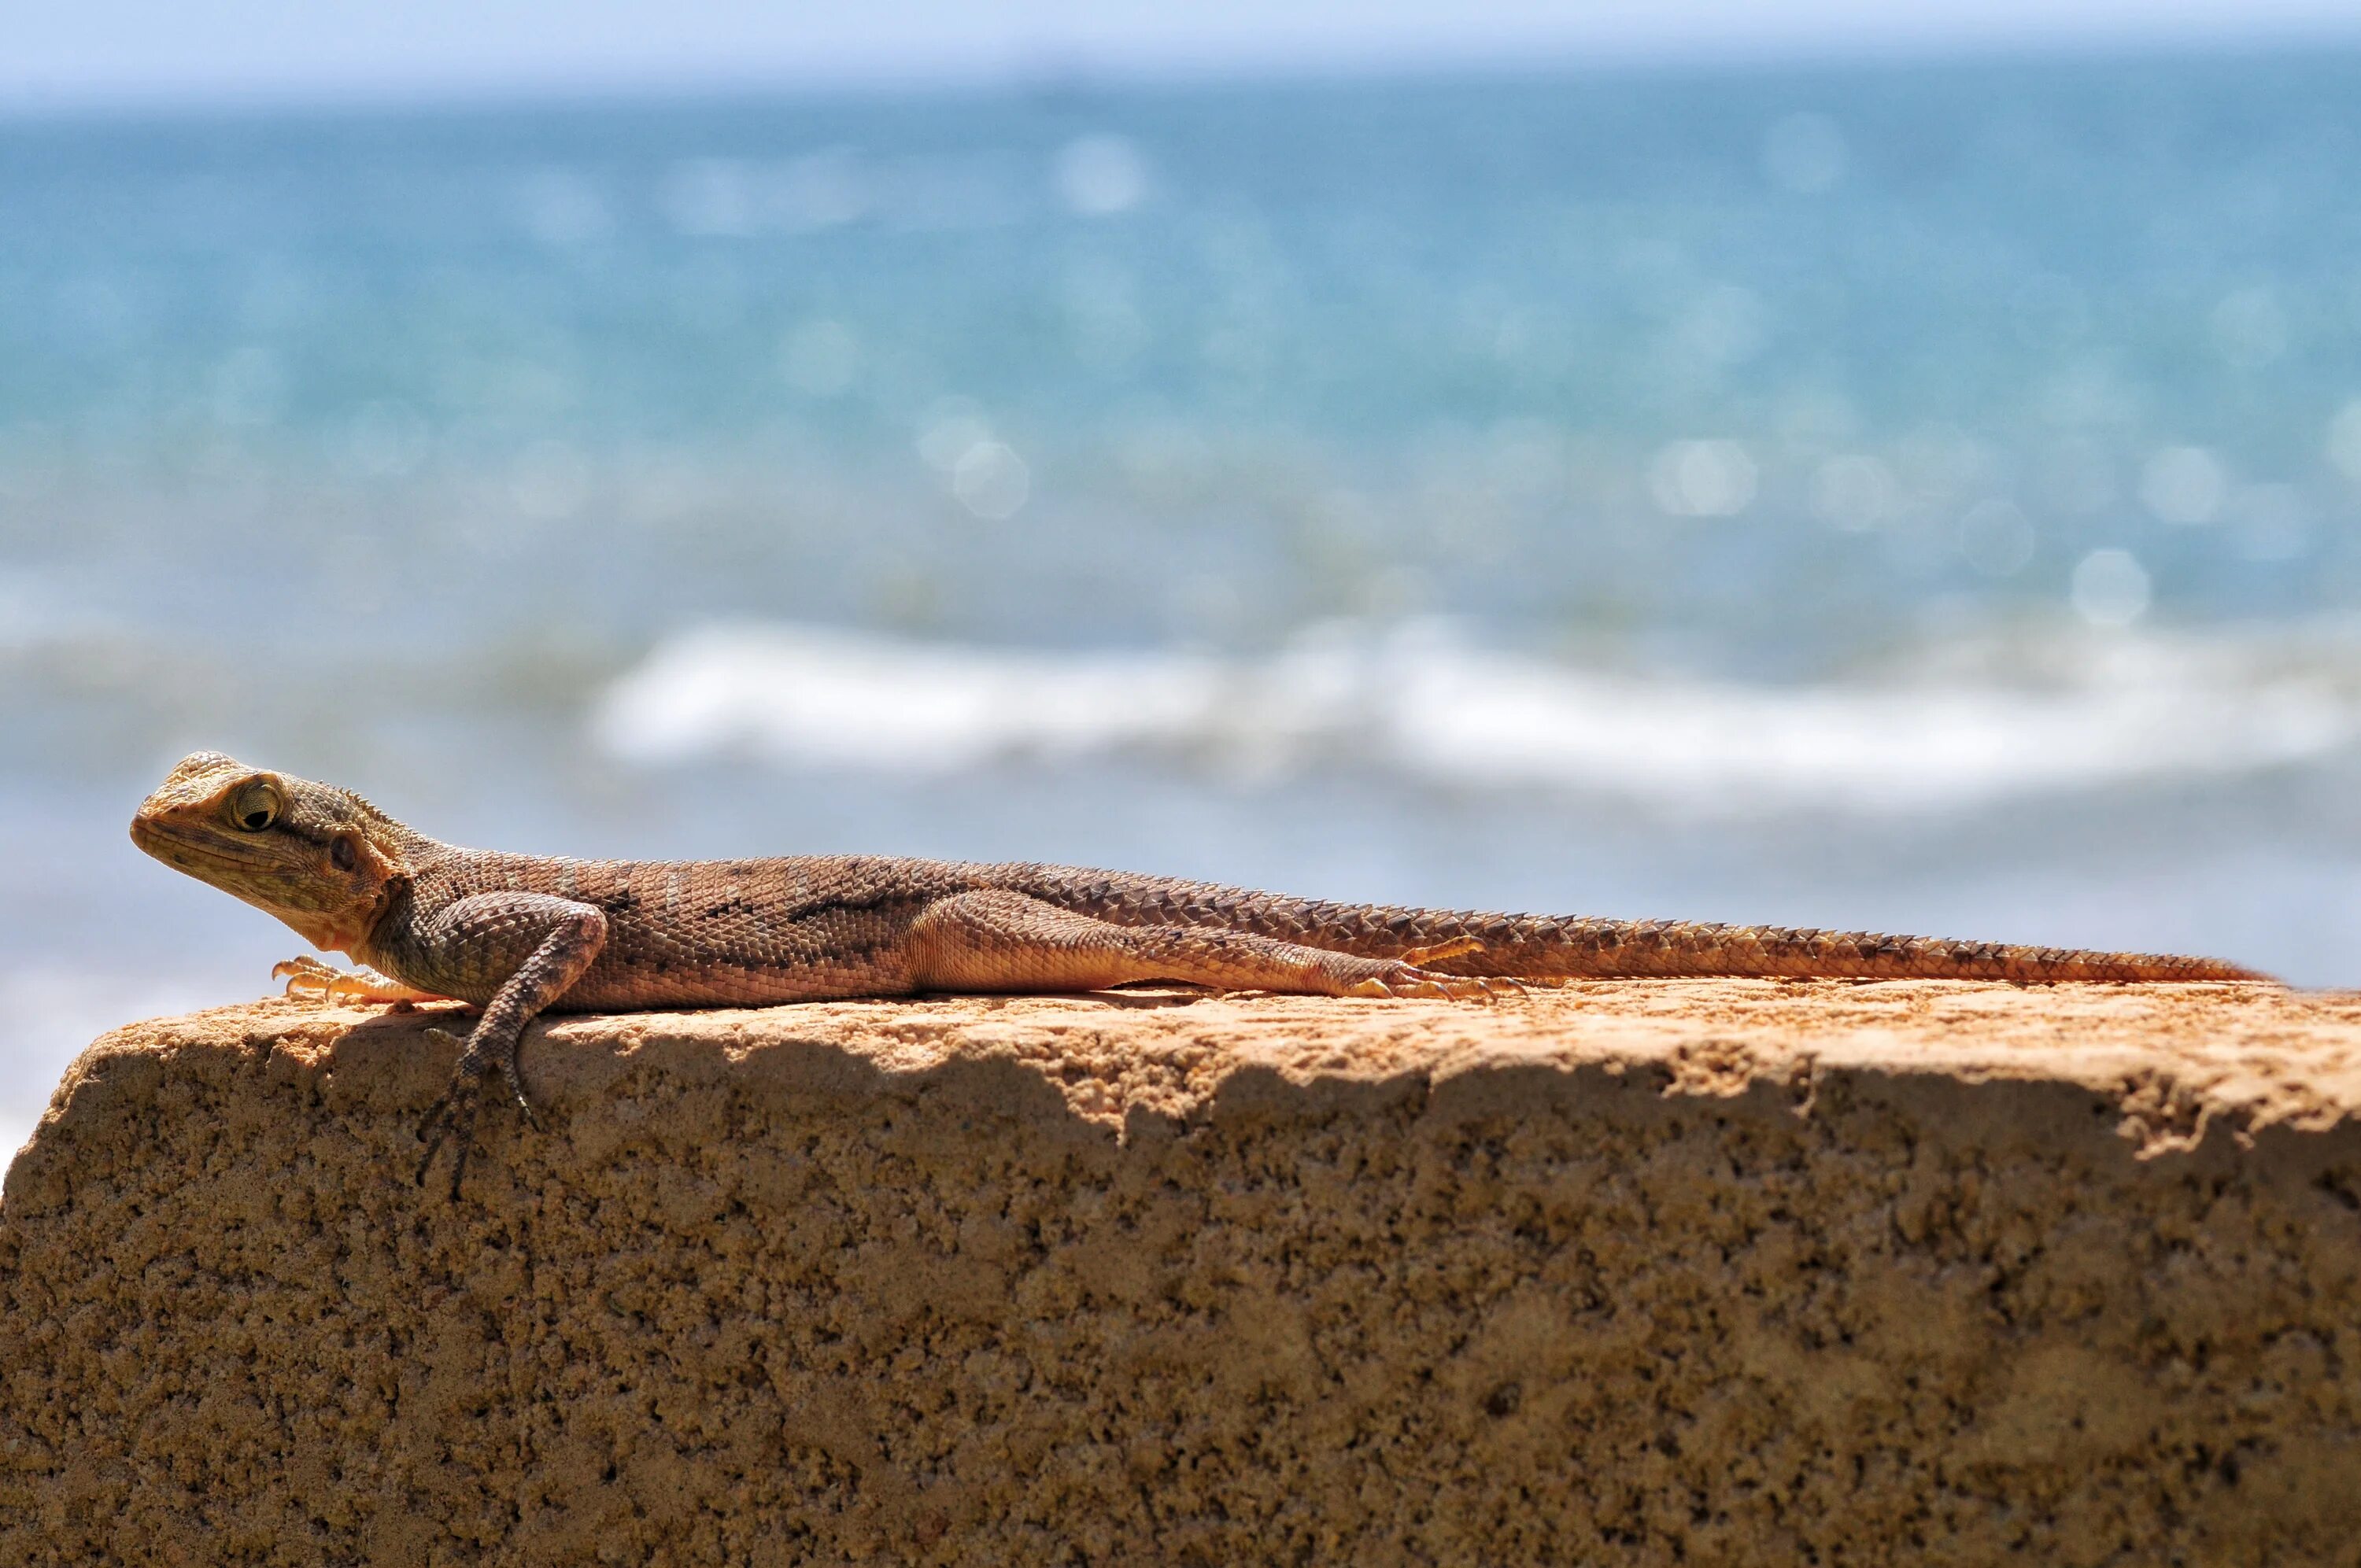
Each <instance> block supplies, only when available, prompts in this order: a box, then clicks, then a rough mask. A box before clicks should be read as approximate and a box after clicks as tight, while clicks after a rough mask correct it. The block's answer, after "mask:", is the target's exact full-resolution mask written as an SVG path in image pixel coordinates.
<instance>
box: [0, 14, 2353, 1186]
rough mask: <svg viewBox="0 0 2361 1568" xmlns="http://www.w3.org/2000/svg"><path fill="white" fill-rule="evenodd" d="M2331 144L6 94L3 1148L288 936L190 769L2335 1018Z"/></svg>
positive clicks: (1869, 72)
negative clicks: (91, 1038)
mask: <svg viewBox="0 0 2361 1568" xmlns="http://www.w3.org/2000/svg"><path fill="white" fill-rule="evenodd" d="M2357 156H2361V58H2356V57H2353V56H2349V55H2329V56H2323V57H2318V58H2312V59H2268V58H2253V59H2232V60H2213V61H2202V62H2201V61H2196V60H2178V61H2176V60H2115V61H2108V60H2082V61H2074V62H2060V63H2051V64H2040V65H2022V64H2020V65H1999V64H1994V65H1982V66H1947V67H1930V66H1919V67H1879V68H1868V67H1863V68H1857V69H1848V70H1845V71H1825V72H1795V71H1784V72H1780V71H1726V72H1716V73H1694V74H1686V75H1683V74H1671V73H1664V74H1625V75H1599V76H1571V75H1570V76H1561V77H1555V78H1550V79H1531V80H1467V81H1459V82H1444V81H1437V82H1383V83H1356V84H1323V85H1284V84H1279V85H1260V86H1254V87H1230V88H1195V89H1190V90H1185V91H1183V90H1177V89H1176V90H1157V91H1151V90H1147V89H1125V90H1120V91H1117V90H1107V91H1084V90H1079V89H1076V90H1066V91H1060V92H1055V93H1036V94H1032V95H1016V96H1004V97H976V96H971V97H959V96H934V97H927V98H916V99H893V98H884V97H871V98H846V99H840V100H798V101H778V102H771V101H755V100H743V101H730V102H701V103H686V102H684V103H641V104H604V105H584V106H577V107H539V108H533V109H530V110H528V109H523V108H519V109H514V110H508V111H495V110H465V111H462V110H456V109H454V110H445V111H436V112H426V111H418V112H410V113H401V114H392V113H368V114H362V113H353V114H315V115H301V116H298V115H279V116H273V117H256V118H244V119H242V118H236V117H225V116H215V117H208V118H166V117H157V118H147V119H137V120H130V119H126V120H117V121H98V120H49V121H16V122H11V123H0V747H5V754H0V805H5V807H6V811H5V817H6V820H5V823H0V876H5V879H6V881H7V883H9V884H10V885H9V886H8V887H7V888H5V889H0V894H5V896H0V954H5V957H0V1014H5V1019H6V1020H7V1022H5V1024H4V1025H0V1026H5V1027H6V1028H7V1029H9V1030H10V1031H11V1032H12V1033H11V1036H10V1037H11V1040H12V1044H13V1043H14V1042H16V1041H23V1042H26V1043H25V1044H24V1045H23V1046H22V1047H21V1048H20V1050H19V1055H18V1056H17V1057H15V1058H8V1059H9V1060H11V1061H17V1060H21V1062H22V1064H23V1065H22V1067H21V1069H16V1068H10V1069H7V1070H6V1073H5V1078H6V1080H7V1081H8V1082H9V1083H10V1084H11V1086H12V1092H13V1093H14V1095H15V1098H14V1099H13V1101H11V1102H9V1103H11V1104H12V1105H14V1106H15V1108H16V1109H15V1111H14V1112H13V1114H16V1115H17V1116H18V1118H19V1121H22V1120H24V1119H25V1118H27V1117H29V1115H30V1114H31V1112H32V1110H33V1109H37V1108H38V1102H39V1100H40V1098H41V1097H42V1096H43V1095H44V1094H45V1093H46V1091H47V1087H48V1085H49V1082H50V1081H52V1080H54V1077H55V1071H56V1068H57V1066H58V1065H59V1064H60V1062H61V1060H62V1057H63V1053H67V1052H70V1051H71V1048H72V1047H74V1046H75V1045H78V1044H79V1043H80V1042H81V1040H82V1039H83V1038H85V1037H87V1036H88V1034H89V1033H90V1032H92V1030H93V1029H94V1028H95V1027H97V1026H98V1025H100V1024H101V1023H104V1022H106V1021H110V1020H113V1019H115V1018H117V1017H119V1016H121V1015H124V1014H126V1012H136V1011H138V1010H141V1009H143V1008H148V1007H161V1006H167V1005H181V1004H192V1003H200V1002H206V1001H216V1000H228V999H233V998H236V997H240V996H244V995H248V994H251V993H253V992H255V991H256V990H257V989H258V987H259V985H260V984H261V981H262V975H263V972H264V970H265V969H267V966H268V964H269V961H270V959H273V958H277V957H283V956H286V951H291V950H292V949H291V946H290V944H291V941H292V938H291V936H289V935H286V934H281V933H275V929H274V928H273V927H269V925H268V924H267V923H265V922H262V921H261V920H260V919H259V918H258V917H255V916H250V915H248V914H247V912H244V911H242V910H240V909H239V908H237V907H236V906H235V905H230V904H229V903H228V902H227V901H225V900H224V899H222V898H220V896H219V895H217V894H209V893H207V892H205V891H204V890H203V889H199V888H196V887H194V886H193V885H189V886H186V887H183V886H181V884H180V883H178V882H177V881H176V879H173V878H171V877H170V876H169V875H168V873H166V872H163V871H162V870H161V869H160V868H157V867H153V866H151V865H149V864H148V863H147V862H145V861H142V860H141V859H140V858H139V857H137V855H136V853H135V852H134V851H132V850H130V849H129V847H128V845H127V844H126V842H125V841H124V839H123V837H122V826H123V822H124V820H125V819H126V818H127V816H128V814H129V811H130V808H131V806H132V805H133V804H134V803H136V801H137V798H138V796H139V795H141V794H142V793H143V792H144V791H145V789H146V788H147V787H148V785H149V784H151V783H152V782H153V781H154V779H155V778H157V777H159V776H160V775H161V773H162V772H163V770H164V768H165V767H166V766H167V765H169V763H170V761H171V760H172V759H173V758H174V757H176V756H177V755H179V754H180V753H181V751H186V750H190V749H193V748H195V747H197V746H201V745H203V746H223V747H227V748H229V749H231V750H233V751H238V752H239V753H240V754H246V755H250V756H251V757H252V758H253V759H254V760H258V761H261V762H268V763H270V764H273V765H278V766H282V767H286V768H288V769H291V770H292V771H296V772H302V773H314V774H323V775H327V776H333V777H335V778H337V779H339V780H341V781H345V782H349V783H352V784H356V785H358V786H359V787H362V788H364V789H366V790H368V792H369V793H370V794H371V795H373V796H375V797H378V798H379V799H380V800H381V801H382V802H383V803H384V804H386V805H388V806H390V807H393V808H395V809H397V810H398V811H401V812H402V813H403V814H404V815H407V816H411V817H415V818H417V819H418V820H419V823H420V825H421V826H422V827H424V828H428V829H429V830H440V831H442V832H444V833H445V834H446V835H447V836H450V837H455V838H462V839H467V838H473V839H478V840H491V839H498V840H499V841H500V842H502V843H504V844H513V845H516V846H518V847H529V848H535V849H545V850H569V851H577V852H585V853H590V852H617V853H623V852H649V853H655V852H741V851H748V852H751V851H772V850H796V849H807V848H808V849H824V848H825V849H833V848H852V847H858V848H862V849H871V850H908V851H913V852H929V853H948V854H961V855H979V856H999V855H1020V854H1021V855H1030V856H1038V857H1043V858H1056V859H1070V860H1085V861H1111V862H1119V863H1126V864H1136V865H1139V866H1142V867H1145V868H1150V869H1160V870H1171V871H1176V872H1196V873H1200V874H1206V875H1215V876H1222V877H1226V878H1231V879H1235V880H1242V881H1247V882H1253V883H1267V884H1277V885H1285V886H1289V887H1291V888H1297V889H1300V890H1301V891H1307V892H1318V893H1323V894H1339V895H1365V896H1370V897H1384V898H1400V899H1420V900H1430V901H1437V902H1450V903H1463V904H1477V905H1520V906H1547V907H1560V908H1568V909H1586V910H1597V911H1598V912H1602V913H1629V914H1670V913H1678V914H1696V915H1706V916H1730V917H1739V918H1767V919H1778V920H1787V921H1796V922H1815V923H1826V924H1844V925H1856V924H1861V925H1883V926H1891V927H1908V928H1933V929H1938V930H1960V931H1970V932H1973V933H1975V934H1979V935H1992V936H2007V937H2022V938H2026V939H2036V940H2049V941H2070V942H2078V943H2089V944H2094V945H2105V946H2132V947H2180V948H2201V949H2206V950H2218V951H2224V952H2227V953H2229V954H2231V955H2233V956H2235V957H2237V958H2240V959H2246V960H2247V961H2251V962H2255V963H2257V964H2262V965H2265V966H2267V967H2276V968H2279V969H2280V970H2284V971H2286V972H2289V973H2290V974H2292V975H2294V976H2296V977H2297V978H2299V979H2303V980H2306V981H2315V982H2325V981H2351V980H2354V979H2356V978H2361V966H2356V964H2355V962H2354V961H2353V960H2352V958H2351V956H2350V955H2351V953H2352V951H2353V947H2354V943H2353V938H2354V937H2355V936H2356V934H2361V908H2357V907H2356V900H2355V899H2354V897H2353V895H2352V894H2351V893H2350V892H2348V888H2349V887H2350V886H2352V885H2353V881H2354V879H2353V878H2352V877H2351V875H2350V874H2349V872H2350V870H2351V869H2352V867H2353V866H2354V864H2355V862H2356V860H2361V831H2356V824H2357V823H2361V818H2356V812H2355V810H2354V809H2353V807H2352V806H2350V805H2349V804H2348V802H2350V801H2351V799H2352V798H2353V791H2352V790H2351V788H2350V787H2349V785H2350V784H2351V783H2352V782H2353V778H2354V774H2355V767H2354V762H2355V758H2356V749H2357V748H2361V619H2356V617H2355V615H2354V609H2355V607H2356V604H2361V529H2356V526H2355V525H2356V521H2361V271H2356V268H2355V266H2354V262H2353V258H2354V257H2355V256H2356V255H2361V194H2356V187H2355V184H2354V182H2353V181H2352V180H2351V178H2350V171H2351V170H2352V169H2353V168H2354V167H2355V166H2356V157H2357ZM60 890H62V891H60ZM282 949H283V950H282ZM5 1141H6V1139H5V1137H0V1142H5Z"/></svg>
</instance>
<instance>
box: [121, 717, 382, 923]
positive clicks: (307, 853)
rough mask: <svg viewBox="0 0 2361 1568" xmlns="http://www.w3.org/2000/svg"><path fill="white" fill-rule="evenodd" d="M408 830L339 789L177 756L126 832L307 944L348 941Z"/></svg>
mask: <svg viewBox="0 0 2361 1568" xmlns="http://www.w3.org/2000/svg"><path fill="white" fill-rule="evenodd" d="M410 838H411V835H410V834H409V833H408V832H407V831H406V830H404V829H403V828H401V826H400V825H398V824H397V823H395V822H394V820H393V819H392V818H391V817H388V816H386V815H385V813H383V812H381V811H379V810H378V808H377V807H375V806H371V805H370V804H369V803H368V801H365V800H363V799H362V798H361V797H360V796H358V795H355V794H353V793H352V792H351V791H349V790H342V789H338V788H336V787H335V785H333V784H315V783H313V781H312V780H310V779H299V778H296V777H294V776H293V775H292V774H289V773H268V772H265V771H263V770H261V769H258V768H249V767H247V766H246V765H245V764H244V763H242V762H236V761H234V760H233V759H231V758H228V757H225V756H224V755H222V754H221V753H220V752H219V751H199V752H196V753H195V754H194V755H192V756H188V757H184V758H182V759H181V762H180V765H179V766H178V767H175V768H174V769H173V770H172V771H171V773H170V775H168V776H167V777H166V778H165V780H164V782H163V783H162V784H160V785H159V786H158V787H157V790H156V793H155V794H153V795H149V796H148V798H147V799H146V800H144V801H142V802H141V803H140V805H139V810H138V813H137V815H136V816H134V817H132V819H131V841H132V842H133V843H135V844H137V845H138V846H139V847H140V848H141V849H142V850H147V851H148V853H149V854H151V855H153V856H155V857H156V858H157V859H158V860H159V861H163V862H164V863H165V864H166V865H168V866H171V867H173V868H175V869H176V870H179V871H184V872H188V873H189V874H190V875H191V876H192V877H195V878H196V879H197V880H198V881H200V882H205V883H212V884H213V885H214V886H215V887H217V888H220V889H221V890H222V891H223V892H224V893H226V894H233V895H235V896H236V897H238V898H242V899H244V900H246V902H247V903H248V904H251V905H254V906H255V907H256V908H258V909H261V910H265V911H267V912H269V914H272V915H275V916H278V917H279V918H280V919H281V920H283V921H285V922H286V923H287V924H288V925H290V926H291V927H294V928H295V930H296V931H297V932H298V933H300V934H301V935H302V938H303V939H304V940H305V941H307V942H310V943H311V944H312V945H313V947H316V948H323V949H327V950H334V951H341V952H351V951H352V950H353V948H354V947H355V946H356V945H357V944H358V943H360V942H361V941H363V940H364V939H365V938H367V937H368V933H369V928H370V927H372V926H374V925H375V924H376V922H377V917H378V916H379V913H381V912H382V910H383V908H384V905H385V902H386V899H387V898H388V896H389V895H390V894H391V893H392V892H393V891H394V889H395V888H396V887H397V886H398V885H399V884H400V883H402V882H403V881H406V880H407V879H408V877H409V874H410V865H409V861H408V859H407V857H406V854H405V852H404V851H405V850H406V848H407V843H408V840H409V839H410Z"/></svg>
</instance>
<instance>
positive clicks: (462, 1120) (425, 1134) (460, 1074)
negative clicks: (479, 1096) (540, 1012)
mask: <svg viewBox="0 0 2361 1568" xmlns="http://www.w3.org/2000/svg"><path fill="white" fill-rule="evenodd" d="M426 1037H427V1038H428V1039H430V1040H434V1041H437V1042H439V1043H441V1044H443V1045H446V1046H450V1047H454V1048H455V1049H456V1050H457V1051H458V1052H459V1065H458V1068H457V1069H456V1071H455V1072H454V1073H453V1075H452V1080H451V1087H450V1088H449V1089H447V1090H445V1091H444V1092H443V1096H442V1098H440V1099H438V1100H437V1101H435V1102H434V1104H433V1105H431V1106H429V1107H428V1108H427V1112H426V1115H425V1118H424V1119H423V1120H422V1121H421V1122H420V1123H419V1124H418V1139H419V1141H420V1142H421V1143H423V1144H424V1145H425V1146H426V1148H425V1151H424V1152H423V1154H421V1155H420V1156H419V1157H418V1177H417V1182H418V1185H419V1186H421V1187H423V1186H425V1185H426V1172H427V1169H428V1168H429V1167H431V1166H433V1165H434V1156H435V1152H436V1151H437V1150H439V1149H441V1148H442V1146H443V1145H444V1142H445V1140H446V1139H456V1148H455V1149H454V1150H453V1152H452V1156H451V1197H452V1200H453V1201H455V1202H456V1201H457V1200H458V1197H459V1178H460V1177H461V1176H462V1175H464V1174H465V1173H466V1171H467V1147H468V1146H469V1145H470V1144H472V1143H474V1142H475V1133H476V1093H475V1091H476V1083H477V1080H478V1077H479V1076H480V1072H479V1070H476V1069H472V1064H471V1063H469V1061H468V1060H467V1042H466V1041H464V1040H462V1039H460V1038H459V1036H456V1035H455V1034H453V1033H451V1031H450V1030H448V1029H429V1030H427V1031H426Z"/></svg>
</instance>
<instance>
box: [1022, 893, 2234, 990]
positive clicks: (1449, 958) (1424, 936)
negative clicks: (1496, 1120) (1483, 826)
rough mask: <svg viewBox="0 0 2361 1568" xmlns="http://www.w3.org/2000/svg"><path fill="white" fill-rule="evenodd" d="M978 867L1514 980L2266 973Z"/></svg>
mask: <svg viewBox="0 0 2361 1568" xmlns="http://www.w3.org/2000/svg"><path fill="white" fill-rule="evenodd" d="M984 869H985V870H987V871H988V872H989V873H990V875H991V877H992V880H993V882H994V884H996V885H1001V886H1010V887H1016V888H1018V889H1020V890H1021V891H1024V892H1026V893H1028V894H1032V895H1033V896H1035V897H1038V898H1044V899H1047V900H1049V902H1051V903H1054V904H1058V905H1061V906H1063V907H1065V908H1068V909H1072V910H1074V911H1076V912H1077V913H1081V914H1086V915H1090V916H1095V917H1096V918H1099V919H1102V920H1111V921H1114V922H1115V923H1116V924H1118V925H1126V926H1139V925H1174V926H1220V927H1227V928H1229V929H1232V930H1241V931H1252V932H1255V933H1256V934H1257V935H1259V936H1265V937H1275V938H1279V939H1280V940H1282V941H1290V942H1301V943H1303V944H1304V945H1306V946H1308V947H1314V948H1332V949H1334V950H1336V951H1339V952H1348V953H1356V954H1359V955H1360V956H1362V957H1364V958H1378V959H1411V961H1413V962H1420V963H1422V964H1424V965H1425V966H1426V967H1429V968H1432V969H1434V970H1439V971H1441V972H1444V973H1446V974H1465V975H1498V976H1502V977H1510V978H1515V979H1519V980H1609V979H1638V978H1645V977H1652V976H1653V977H1666V976H1676V975H1697V976H1702V975H1720V976H1729V977H1743V976H1760V977H1775V978H1783V979H1791V980H2002V981H2020V982H2025V983H2033V984H2039V983H2044V982H2048V981H2268V980H2269V979H2270V978H2271V977H2270V976H2268V975H2266V974H2261V973H2258V972H2257V971H2256V970H2250V969H2244V968H2241V967H2240V966H2238V965H2236V964H2230V963H2224V962H2222V961H2221V960H2220V959H2202V958H2188V957H2182V956H2180V955H2178V954H2172V953H2107V952H2094V951H2091V950H2088V949H2085V948H2030V947H2019V946H2015V945H2012V944H2008V943H2003V942H1973V941H1957V940H1951V939H1949V938H1939V937H1890V936H1885V935H1883V934H1881V933H1878V932H1875V931H1819V930H1812V929H1808V928H1800V927H1784V926H1723V925H1716V924H1713V923H1710V922H1705V921H1684V920H1600V919H1592V918H1587V917H1582V916H1554V915H1488V914H1477V913H1473V912H1469V911H1465V910H1451V909H1404V908H1394V907H1389V906H1387V905H1368V904H1335V903H1331V902H1328V901H1326V900H1324V899H1310V898H1290V897H1287V896H1285V895H1283V894H1268V893H1255V892H1250V891H1248V890H1247V889H1245V888H1235V887H1224V886H1221V885H1219V884H1216V883H1196V882H1183V881H1178V880H1172V879H1167V878H1162V877H1142V876H1135V875H1130V874H1126V873H1124V872H1099V871H1085V870H1081V869H1079V868H1073V867H1066V866H1035V865H1022V866H999V867H991V868H984ZM1430 955H1431V956H1430Z"/></svg>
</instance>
